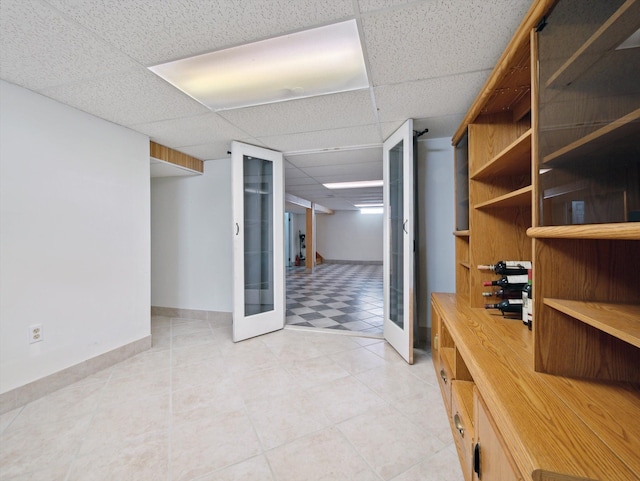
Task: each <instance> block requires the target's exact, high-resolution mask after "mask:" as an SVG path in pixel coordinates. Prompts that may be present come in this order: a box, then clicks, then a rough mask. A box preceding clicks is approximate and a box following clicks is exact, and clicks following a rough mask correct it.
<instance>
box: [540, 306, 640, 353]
mask: <svg viewBox="0 0 640 481" xmlns="http://www.w3.org/2000/svg"><path fill="white" fill-rule="evenodd" d="M544 303H545V304H546V305H547V306H549V307H551V308H553V309H555V310H557V311H560V312H563V313H564V314H567V315H568V316H571V317H574V318H576V319H578V320H580V321H582V322H584V323H585V324H588V325H590V326H593V327H595V328H596V329H599V330H600V331H603V332H606V333H607V334H610V335H611V336H613V337H615V338H618V339H621V340H623V341H625V342H627V343H629V344H631V345H633V346H635V347H638V348H640V304H615V303H610V302H584V301H572V300H569V299H550V298H546V299H544Z"/></svg>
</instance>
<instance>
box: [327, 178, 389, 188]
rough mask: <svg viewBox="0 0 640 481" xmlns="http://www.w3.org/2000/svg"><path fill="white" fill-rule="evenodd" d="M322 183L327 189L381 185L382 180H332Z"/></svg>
mask: <svg viewBox="0 0 640 481" xmlns="http://www.w3.org/2000/svg"><path fill="white" fill-rule="evenodd" d="M322 185H324V186H325V187H326V188H327V189H361V188H363V187H382V185H383V181H381V180H360V181H357V182H334V183H329V184H322Z"/></svg>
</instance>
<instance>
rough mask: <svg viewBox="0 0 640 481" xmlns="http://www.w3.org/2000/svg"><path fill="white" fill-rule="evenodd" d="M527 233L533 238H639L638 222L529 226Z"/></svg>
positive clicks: (639, 227)
mask: <svg viewBox="0 0 640 481" xmlns="http://www.w3.org/2000/svg"><path fill="white" fill-rule="evenodd" d="M527 235H528V236H529V237H532V238H535V239H602V240H607V239H612V240H640V222H624V223H612V224H586V225H558V226H547V227H531V228H529V229H527Z"/></svg>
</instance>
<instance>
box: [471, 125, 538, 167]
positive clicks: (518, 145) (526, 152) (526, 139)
mask: <svg viewBox="0 0 640 481" xmlns="http://www.w3.org/2000/svg"><path fill="white" fill-rule="evenodd" d="M523 159H524V160H529V161H530V160H531V129H529V130H527V131H526V132H525V133H524V134H522V135H521V136H520V137H518V138H517V139H516V140H514V141H513V142H512V143H511V144H509V145H508V146H507V147H506V148H505V149H504V150H502V151H501V152H500V153H499V154H498V155H496V156H495V157H494V158H492V159H491V160H489V162H487V163H486V164H485V165H484V166H482V167H481V168H479V169H478V170H477V172H475V173H474V174H473V175H472V176H471V179H472V180H483V179H489V178H491V177H501V176H513V175H526V174H527V173H530V171H531V163H530V162H524V161H523Z"/></svg>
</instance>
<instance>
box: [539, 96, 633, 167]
mask: <svg viewBox="0 0 640 481" xmlns="http://www.w3.org/2000/svg"><path fill="white" fill-rule="evenodd" d="M638 120H640V108H639V109H636V110H634V111H633V112H631V113H629V114H627V115H625V116H623V117H621V118H619V119H617V120H614V121H612V122H610V123H608V124H606V125H604V126H603V127H600V128H599V129H597V130H595V131H593V132H591V133H589V134H587V135H585V136H583V137H581V138H579V139H577V140H575V141H573V142H571V143H570V144H569V145H566V146H564V147H562V148H560V149H558V150H556V151H555V152H553V153H551V154H548V155H546V156H545V157H544V158H543V159H542V164H551V163H553V162H558V161H559V160H561V161H563V162H580V161H584V160H585V159H590V158H593V157H594V156H602V155H603V154H604V155H606V154H607V153H608V152H612V153H613V154H616V153H618V152H619V150H620V147H621V145H620V142H625V141H628V139H630V137H631V138H633V137H632V136H633V135H635V134H637V133H638ZM576 130H580V131H581V130H584V126H581V127H579V128H577V129H576ZM568 137H571V135H570V133H568ZM634 140H637V139H634ZM628 148H630V149H635V143H634V144H633V145H629V146H628Z"/></svg>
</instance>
